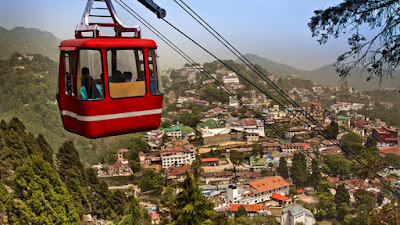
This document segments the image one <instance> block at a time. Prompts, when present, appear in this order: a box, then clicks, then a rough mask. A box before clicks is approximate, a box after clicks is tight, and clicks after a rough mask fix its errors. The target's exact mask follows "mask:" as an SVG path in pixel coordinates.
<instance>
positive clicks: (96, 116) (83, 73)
mask: <svg viewBox="0 0 400 225" xmlns="http://www.w3.org/2000/svg"><path fill="white" fill-rule="evenodd" d="M156 47H157V46H156V43H155V42H154V41H152V40H145V39H140V38H137V37H113V38H104V37H103V38H102V37H99V38H80V39H72V40H65V41H63V42H62V43H61V45H60V51H61V55H60V68H59V93H58V94H57V101H58V105H59V108H60V112H61V117H62V121H63V124H64V128H65V129H66V130H68V131H70V132H73V133H76V134H79V135H82V136H85V137H88V138H99V137H106V136H111V135H119V134H125V133H133V132H140V131H146V130H151V129H155V128H158V127H159V126H160V120H161V110H162V101H163V94H162V85H161V79H160V76H159V74H158V68H157V54H156Z"/></svg>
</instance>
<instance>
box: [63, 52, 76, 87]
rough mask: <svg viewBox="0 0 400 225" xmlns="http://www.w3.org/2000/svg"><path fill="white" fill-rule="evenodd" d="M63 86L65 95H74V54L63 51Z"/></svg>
mask: <svg viewBox="0 0 400 225" xmlns="http://www.w3.org/2000/svg"><path fill="white" fill-rule="evenodd" d="M63 54H64V79H65V80H64V84H65V94H66V95H71V94H73V93H74V91H73V90H74V81H73V78H74V73H75V55H76V54H75V52H70V51H68V52H67V51H64V52H63Z"/></svg>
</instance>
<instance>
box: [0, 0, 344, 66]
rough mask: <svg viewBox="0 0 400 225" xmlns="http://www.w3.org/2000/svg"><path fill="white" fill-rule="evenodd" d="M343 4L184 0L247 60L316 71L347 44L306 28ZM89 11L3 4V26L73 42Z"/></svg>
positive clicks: (167, 53)
mask: <svg viewBox="0 0 400 225" xmlns="http://www.w3.org/2000/svg"><path fill="white" fill-rule="evenodd" d="M154 1H155V2H156V3H157V4H159V5H160V6H161V7H163V8H164V9H165V10H166V11H167V17H166V19H167V20H168V21H170V22H171V23H172V24H174V25H176V26H178V27H179V28H181V29H182V30H183V31H184V32H186V33H187V34H188V35H189V36H191V37H193V38H194V39H195V40H198V41H199V42H200V43H201V44H203V45H204V46H206V47H207V48H208V49H210V50H212V52H214V53H216V54H217V55H218V57H220V58H222V59H235V57H234V56H233V55H231V54H230V53H229V52H228V51H227V50H226V49H225V48H224V47H223V46H222V45H221V44H219V43H217V41H216V40H215V39H213V37H211V36H210V35H209V34H208V33H207V32H206V31H204V29H203V28H202V27H200V26H199V25H198V24H197V23H196V22H195V21H194V20H193V19H191V18H190V17H189V16H188V15H187V14H186V13H185V12H184V11H182V10H181V9H180V8H179V7H178V5H176V4H175V2H174V1H173V0H154ZM125 2H126V3H127V4H128V5H130V6H131V7H132V8H133V9H135V10H136V12H138V13H139V14H140V15H141V16H142V17H144V18H145V19H146V20H148V21H149V22H150V23H151V24H153V26H154V27H156V28H157V29H159V30H160V31H161V32H162V33H163V34H164V35H166V36H167V37H168V38H169V39H170V40H171V41H173V42H174V43H175V44H177V45H178V46H179V47H181V48H182V49H183V50H184V51H186V52H187V53H189V55H190V56H192V57H193V58H194V59H195V60H196V61H199V62H201V63H203V62H205V61H211V60H213V59H212V58H211V57H210V56H208V55H207V54H206V53H203V51H202V50H201V49H199V48H197V47H196V46H194V45H193V44H191V43H190V42H188V41H186V39H184V38H183V37H182V36H181V35H180V34H178V33H177V32H175V31H174V30H173V29H172V28H171V27H169V26H168V25H167V24H166V23H165V22H163V21H161V20H158V19H157V18H156V16H155V15H154V14H153V13H151V12H150V11H149V10H147V9H146V8H145V7H144V6H142V5H141V4H140V3H139V2H137V1H136V0H125ZM339 2H341V1H338V0H305V1H299V0H284V1H282V0H247V1H246V0H196V1H195V0H186V3H187V4H188V5H189V6H191V7H192V8H193V9H194V10H195V11H196V12H197V13H198V14H199V15H200V16H202V17H203V18H204V19H205V20H206V21H207V22H208V23H209V24H210V25H212V26H213V27H214V28H215V29H216V30H217V31H218V32H219V33H220V34H221V35H223V36H224V37H225V38H226V39H227V40H228V41H230V42H231V43H232V44H233V45H234V46H235V47H236V48H237V49H238V50H239V51H241V52H242V53H243V54H244V53H254V54H257V55H260V56H262V57H265V58H267V59H270V60H273V61H276V62H279V63H285V64H288V65H291V66H294V67H296V68H299V69H316V68H318V67H320V66H323V65H326V64H329V63H333V62H334V61H335V60H336V57H337V56H338V54H340V53H342V52H343V51H345V50H346V49H347V43H346V39H345V38H342V39H339V40H332V41H331V42H329V43H328V44H326V45H319V44H318V42H317V41H316V38H312V37H311V32H310V30H309V29H308V27H307V23H308V22H309V20H310V18H311V17H312V16H313V11H314V10H316V9H320V8H327V7H329V6H332V5H335V4H337V3H339ZM85 5H86V0H12V1H11V0H1V7H0V26H2V27H5V28H7V29H10V28H13V27H15V26H24V27H29V28H39V29H41V30H46V31H49V32H52V33H54V34H55V35H56V36H57V37H58V38H60V39H69V38H74V29H75V27H76V25H77V24H78V23H79V21H80V19H81V17H82V13H83V10H84V8H85ZM114 6H115V7H116V10H117V13H118V14H119V16H120V17H121V19H122V21H123V22H124V23H125V24H127V25H137V24H138V22H137V21H135V19H134V18H133V17H131V16H130V15H129V14H127V13H126V11H125V10H124V9H122V8H121V7H119V6H118V4H116V3H115V2H114ZM139 25H141V24H139ZM141 27H142V37H143V38H151V39H154V40H155V41H156V42H157V44H158V45H159V50H158V51H159V54H160V62H161V63H162V66H163V67H166V66H171V67H180V66H182V65H183V64H184V63H185V61H184V60H183V59H182V58H180V56H179V55H177V54H176V53H175V52H173V51H172V50H171V49H170V48H169V47H168V46H166V45H165V44H164V43H162V42H161V41H160V40H159V39H158V38H157V37H155V36H154V35H153V34H152V33H151V32H150V31H148V30H147V29H146V28H145V27H144V26H141Z"/></svg>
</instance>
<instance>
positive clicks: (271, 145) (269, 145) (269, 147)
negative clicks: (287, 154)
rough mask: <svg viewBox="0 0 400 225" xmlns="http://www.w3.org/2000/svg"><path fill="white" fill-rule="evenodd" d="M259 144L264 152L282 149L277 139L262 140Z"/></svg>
mask: <svg viewBox="0 0 400 225" xmlns="http://www.w3.org/2000/svg"><path fill="white" fill-rule="evenodd" d="M261 146H262V147H263V153H264V154H266V153H270V152H274V151H277V152H281V151H282V146H281V144H280V143H279V142H277V141H269V142H263V143H261Z"/></svg>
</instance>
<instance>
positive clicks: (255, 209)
mask: <svg viewBox="0 0 400 225" xmlns="http://www.w3.org/2000/svg"><path fill="white" fill-rule="evenodd" d="M241 206H243V207H244V208H245V209H246V212H247V216H249V217H252V216H254V215H256V214H259V215H271V212H270V211H269V210H268V207H267V205H266V204H251V205H245V204H230V206H229V213H230V214H231V215H232V216H234V214H235V213H236V212H237V211H238V210H239V207H241Z"/></svg>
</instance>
